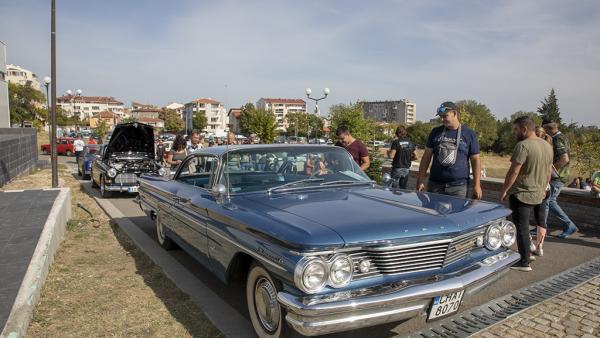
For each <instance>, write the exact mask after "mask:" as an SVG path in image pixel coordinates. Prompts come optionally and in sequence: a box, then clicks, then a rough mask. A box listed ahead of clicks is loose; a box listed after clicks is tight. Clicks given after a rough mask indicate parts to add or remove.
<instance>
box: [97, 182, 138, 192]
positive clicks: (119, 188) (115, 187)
mask: <svg viewBox="0 0 600 338" xmlns="http://www.w3.org/2000/svg"><path fill="white" fill-rule="evenodd" d="M130 187H139V185H138V184H130V185H120V184H119V185H108V184H107V185H105V186H104V189H106V190H107V191H120V192H127V191H128V189H129V188H130Z"/></svg>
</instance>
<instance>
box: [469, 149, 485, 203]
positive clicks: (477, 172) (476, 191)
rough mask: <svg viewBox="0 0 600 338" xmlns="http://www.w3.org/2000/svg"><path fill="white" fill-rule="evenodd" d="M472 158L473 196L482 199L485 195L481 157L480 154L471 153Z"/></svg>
mask: <svg viewBox="0 0 600 338" xmlns="http://www.w3.org/2000/svg"><path fill="white" fill-rule="evenodd" d="M470 160H471V167H472V168H473V198H474V199H476V200H480V199H481V197H482V196H483V192H482V190H481V157H480V156H479V154H475V155H471V157H470Z"/></svg>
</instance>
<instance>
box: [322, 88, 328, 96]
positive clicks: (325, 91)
mask: <svg viewBox="0 0 600 338" xmlns="http://www.w3.org/2000/svg"><path fill="white" fill-rule="evenodd" d="M329 93H330V90H329V88H325V89H323V94H325V96H327V95H329Z"/></svg>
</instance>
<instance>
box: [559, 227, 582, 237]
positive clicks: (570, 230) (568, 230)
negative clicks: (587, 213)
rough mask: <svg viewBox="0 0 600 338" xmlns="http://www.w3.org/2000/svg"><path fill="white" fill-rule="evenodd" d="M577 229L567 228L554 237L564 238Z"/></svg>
mask: <svg viewBox="0 0 600 338" xmlns="http://www.w3.org/2000/svg"><path fill="white" fill-rule="evenodd" d="M577 230H578V229H577V227H573V228H569V229H567V231H563V232H562V233H561V234H560V235H558V236H556V237H558V238H562V239H564V238H567V237H569V236H571V235H572V234H574V233H575V232H577Z"/></svg>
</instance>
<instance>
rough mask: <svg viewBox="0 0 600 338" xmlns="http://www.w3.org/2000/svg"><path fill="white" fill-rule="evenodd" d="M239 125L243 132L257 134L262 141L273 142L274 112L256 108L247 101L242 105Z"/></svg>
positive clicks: (274, 134)
mask: <svg viewBox="0 0 600 338" xmlns="http://www.w3.org/2000/svg"><path fill="white" fill-rule="evenodd" d="M240 127H241V129H242V131H243V132H244V133H246V134H255V135H256V136H258V138H260V140H261V142H262V143H273V140H275V136H276V135H277V121H276V119H275V114H273V113H272V112H270V111H266V110H262V109H256V108H254V105H253V104H252V103H247V104H246V105H244V106H243V107H242V112H241V114H240Z"/></svg>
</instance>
